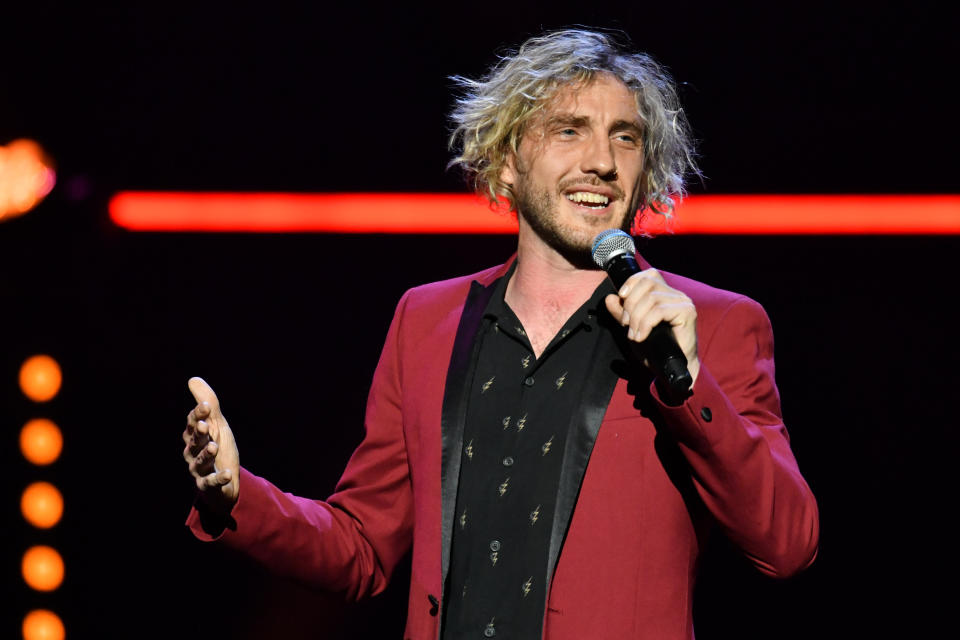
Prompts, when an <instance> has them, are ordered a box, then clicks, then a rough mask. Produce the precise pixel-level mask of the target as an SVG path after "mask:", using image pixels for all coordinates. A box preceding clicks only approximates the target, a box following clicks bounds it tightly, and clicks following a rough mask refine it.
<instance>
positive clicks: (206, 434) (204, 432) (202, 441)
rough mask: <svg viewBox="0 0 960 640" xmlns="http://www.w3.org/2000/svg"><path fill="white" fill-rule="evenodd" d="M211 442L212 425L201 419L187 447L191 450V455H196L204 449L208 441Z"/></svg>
mask: <svg viewBox="0 0 960 640" xmlns="http://www.w3.org/2000/svg"><path fill="white" fill-rule="evenodd" d="M208 442H210V425H208V424H207V423H206V422H204V421H203V420H201V421H200V422H198V423H197V429H196V431H194V432H193V436H192V437H191V438H190V443H189V444H188V446H187V448H188V449H189V450H190V455H191V456H196V455H197V454H199V453H200V451H202V450H203V448H204V447H205V446H207V443H208Z"/></svg>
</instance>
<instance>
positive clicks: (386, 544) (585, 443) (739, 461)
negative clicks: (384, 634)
mask: <svg viewBox="0 0 960 640" xmlns="http://www.w3.org/2000/svg"><path fill="white" fill-rule="evenodd" d="M640 262H641V264H642V265H643V266H648V265H646V263H644V262H643V260H642V259H640ZM506 270H507V265H502V266H500V267H496V268H493V269H489V270H487V271H484V272H482V273H479V274H476V275H474V276H469V277H464V278H458V279H454V280H448V281H445V282H439V283H433V284H428V285H425V286H422V287H418V288H415V289H412V290H410V291H408V292H407V293H406V294H405V295H404V296H403V298H402V299H401V301H400V303H399V305H398V307H397V311H396V314H395V316H394V318H393V323H392V324H391V327H390V330H389V333H388V334H387V340H386V344H385V346H384V348H383V352H382V354H381V356H380V362H379V364H378V366H377V370H376V373H375V374H374V378H373V383H372V387H371V390H370V396H369V399H368V404H367V412H366V436H365V438H364V440H363V442H362V443H361V444H360V446H359V447H358V448H357V450H356V452H354V454H353V456H352V457H351V459H350V462H349V464H348V465H347V468H346V470H345V472H344V474H343V477H342V478H341V479H340V482H339V484H338V485H337V489H336V492H335V493H334V494H333V495H332V496H331V497H330V498H329V499H328V500H327V501H326V502H323V501H314V500H308V499H305V498H299V497H296V496H292V495H290V494H286V493H283V492H281V491H280V490H278V489H277V488H275V487H274V486H273V485H271V484H269V483H268V482H267V481H265V480H263V479H261V478H258V477H257V476H254V475H253V474H251V473H249V472H247V471H246V470H243V471H241V479H240V499H239V501H238V503H237V504H236V506H235V507H234V509H233V512H232V516H233V519H234V521H235V526H232V527H231V528H230V529H228V530H227V531H226V532H225V533H224V534H223V535H222V536H221V537H220V539H221V540H222V542H223V543H224V544H227V545H229V546H231V547H234V548H238V549H241V550H243V551H244V552H245V553H246V554H248V555H249V556H251V557H253V558H254V559H256V560H258V561H259V562H261V563H263V564H264V565H266V566H267V567H269V568H270V569H271V570H273V571H276V572H278V573H280V574H282V575H287V576H290V577H293V578H296V579H298V580H301V581H303V582H306V583H308V584H312V585H316V586H318V587H321V588H323V589H327V590H336V591H342V592H344V593H346V594H347V596H348V597H350V598H360V597H363V596H367V595H371V594H375V593H378V592H379V591H381V590H383V589H384V588H385V586H386V584H387V581H388V580H389V579H390V575H391V573H392V571H393V569H394V567H395V566H396V564H397V562H398V561H399V560H400V559H401V558H402V557H403V556H404V554H405V553H406V552H407V551H408V550H409V549H410V546H411V544H412V545H413V564H412V574H411V579H410V596H409V606H408V616H407V623H406V631H405V634H404V637H405V638H411V639H415V640H435V639H436V638H437V637H438V633H439V621H440V613H441V612H440V611H439V607H438V606H437V604H436V603H437V602H438V601H439V600H440V599H441V597H442V594H443V586H442V585H443V582H444V579H445V576H446V572H447V569H448V566H449V557H450V539H451V532H452V526H453V510H454V506H455V501H456V495H457V480H458V477H459V464H460V451H461V448H462V441H461V438H462V433H463V420H464V413H465V410H466V407H465V398H466V396H465V394H464V392H465V390H466V387H467V385H468V384H469V376H470V366H469V365H470V362H471V355H472V353H471V351H472V348H473V343H474V340H473V337H474V335H475V333H476V331H477V329H478V327H479V324H480V319H481V317H482V311H483V308H484V306H485V304H486V301H487V300H488V299H489V296H490V294H491V292H492V290H493V287H492V286H491V285H492V283H493V282H494V281H495V280H496V279H497V278H498V277H500V276H502V275H503V274H504V273H505V272H506ZM663 275H664V278H665V279H666V281H667V283H668V284H670V286H672V287H674V288H677V289H679V290H681V291H683V292H685V293H686V294H687V295H688V296H690V298H691V299H692V300H693V302H694V304H695V305H696V308H697V334H698V343H699V354H700V359H701V363H702V366H701V368H700V373H699V375H698V377H697V381H696V384H695V385H694V388H693V394H692V396H691V397H690V398H689V399H688V400H687V401H686V402H685V403H684V404H683V405H681V406H678V407H670V406H666V405H664V404H663V403H662V402H661V401H660V400H659V398H658V397H657V394H656V391H655V389H653V387H652V386H651V385H650V379H649V374H645V373H644V372H643V371H640V372H638V371H636V368H635V367H633V368H631V367H630V366H629V365H627V363H626V362H625V359H624V358H623V357H622V356H621V355H620V354H621V351H620V349H621V347H622V345H619V344H618V343H617V342H616V341H615V339H614V338H613V337H611V338H610V339H609V340H608V341H607V343H606V344H605V346H602V347H601V348H602V349H609V350H610V351H608V353H607V355H612V356H613V359H614V360H615V362H614V366H613V367H612V368H611V367H610V366H609V364H608V363H609V362H610V358H606V357H603V358H597V359H595V360H596V362H595V364H594V371H593V372H592V375H594V376H596V377H597V378H596V379H597V380H601V381H602V384H599V385H597V386H598V387H600V390H598V391H596V392H594V393H593V395H592V396H590V397H586V398H584V400H583V402H582V403H581V404H582V407H581V409H580V411H579V413H578V414H577V415H575V416H573V419H572V421H571V426H570V429H571V431H570V435H569V436H568V441H567V442H568V444H567V447H566V450H565V452H564V463H563V471H562V474H561V480H560V485H561V486H560V492H559V498H558V503H557V509H556V512H557V513H556V516H555V521H554V523H553V529H552V533H553V535H552V538H551V544H550V559H549V567H548V576H547V577H548V578H550V579H551V582H550V588H549V596H548V599H547V611H546V612H545V623H544V637H545V638H549V639H550V640H565V639H571V640H574V639H575V640H582V639H583V638H589V637H595V636H597V635H602V636H603V637H604V638H609V639H611V640H616V639H619V638H651V639H656V640H670V639H674V638H676V639H678V640H679V639H685V640H686V639H689V638H692V637H693V624H692V617H691V613H692V602H691V598H692V594H693V588H694V581H695V577H696V571H697V558H698V555H699V553H700V550H701V548H702V547H703V544H704V542H705V540H706V536H707V535H708V533H709V531H710V530H711V529H712V528H714V527H719V528H720V529H721V530H722V531H723V532H724V533H725V534H726V535H727V536H728V537H729V538H730V539H731V540H732V541H733V542H734V543H735V544H737V545H738V546H739V547H740V548H741V549H742V550H743V552H744V553H745V554H746V556H747V557H748V558H749V559H750V560H751V561H752V562H753V563H754V564H755V565H756V566H757V567H758V568H759V569H760V570H761V571H763V572H764V573H767V574H770V575H772V576H789V575H791V574H793V573H795V572H797V571H799V570H801V569H803V568H805V567H806V566H808V565H809V564H810V563H811V562H812V561H813V558H814V556H815V555H816V550H817V541H818V535H819V522H818V513H817V505H816V501H815V499H814V497H813V495H812V493H811V491H810V489H809V487H808V486H807V483H806V482H805V481H804V479H803V477H802V476H801V475H800V471H799V470H798V468H797V463H796V461H795V459H794V456H793V453H792V452H791V450H790V446H789V441H788V436H787V432H786V430H785V428H784V426H783V422H782V420H781V417H780V402H779V395H778V392H777V388H776V386H775V384H774V375H773V374H774V366H773V335H772V332H771V328H770V323H769V320H768V318H767V316H766V313H765V312H764V311H763V309H762V308H761V307H760V305H758V304H757V303H756V302H754V301H752V300H750V299H749V298H746V297H744V296H741V295H738V294H734V293H730V292H727V291H721V290H719V289H714V288H711V287H708V286H706V285H704V284H701V283H698V282H695V281H692V280H689V279H687V278H682V277H680V276H675V275H672V274H668V273H664V274H663ZM622 333H623V332H622V330H620V331H611V332H610V335H611V336H619V335H621V334H622ZM601 363H607V364H601ZM188 524H189V525H190V526H191V528H192V529H193V531H194V533H195V534H196V535H197V536H198V537H200V538H202V539H210V536H209V535H208V534H207V533H205V532H204V531H203V529H202V527H201V525H200V521H199V517H198V514H197V512H196V511H193V512H192V513H191V515H190V518H189V519H188ZM440 606H442V604H441V605H440Z"/></svg>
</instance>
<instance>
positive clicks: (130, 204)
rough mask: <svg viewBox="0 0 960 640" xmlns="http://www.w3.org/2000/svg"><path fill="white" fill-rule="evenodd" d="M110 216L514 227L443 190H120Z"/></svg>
mask: <svg viewBox="0 0 960 640" xmlns="http://www.w3.org/2000/svg"><path fill="white" fill-rule="evenodd" d="M110 216H111V218H112V219H113V221H114V222H115V223H116V224H118V225H120V226H121V227H124V228H127V229H131V230H135V231H241V232H251V231H252V232H261V233H273V232H298V231H314V232H328V233H515V232H516V230H517V223H516V220H515V219H514V218H513V216H511V215H509V214H507V213H499V214H498V213H496V212H494V211H491V209H490V207H489V205H488V204H487V203H486V201H485V200H481V199H480V198H478V197H476V196H472V195H469V194H466V195H463V194H445V193H421V194H416V193H323V194H306V193H177V192H169V193H161V192H124V193H118V194H117V195H115V196H114V197H113V198H112V199H111V201H110Z"/></svg>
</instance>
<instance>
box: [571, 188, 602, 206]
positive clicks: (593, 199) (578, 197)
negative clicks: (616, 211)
mask: <svg viewBox="0 0 960 640" xmlns="http://www.w3.org/2000/svg"><path fill="white" fill-rule="evenodd" d="M567 200H569V201H570V202H572V203H574V204H578V205H580V206H581V207H586V208H587V209H604V208H606V206H607V205H608V204H610V198H608V197H607V196H605V195H601V194H599V193H593V192H591V191H574V192H572V193H568V194H567Z"/></svg>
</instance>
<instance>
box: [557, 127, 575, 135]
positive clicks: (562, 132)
mask: <svg viewBox="0 0 960 640" xmlns="http://www.w3.org/2000/svg"><path fill="white" fill-rule="evenodd" d="M560 135H562V136H575V135H577V130H576V129H573V128H571V127H567V128H566V129H561V130H560Z"/></svg>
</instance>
